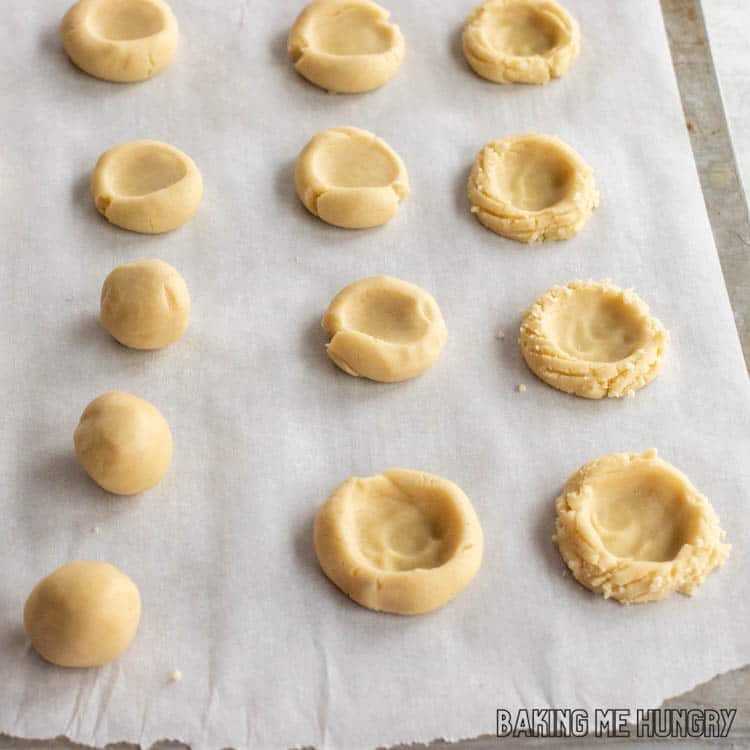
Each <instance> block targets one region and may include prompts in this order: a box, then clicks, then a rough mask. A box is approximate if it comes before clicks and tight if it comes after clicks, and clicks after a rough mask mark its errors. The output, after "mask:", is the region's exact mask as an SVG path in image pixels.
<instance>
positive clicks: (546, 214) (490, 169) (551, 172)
mask: <svg viewBox="0 0 750 750" xmlns="http://www.w3.org/2000/svg"><path fill="white" fill-rule="evenodd" d="M468 188H469V199H470V200H471V203H472V209H471V210H472V213H474V214H476V216H477V218H478V219H479V221H480V222H481V223H482V224H484V226H486V227H487V229H491V230H492V231H493V232H495V233H497V234H501V235H503V236H504V237H508V238H510V239H512V240H518V241H519V242H537V241H540V240H565V239H568V238H570V237H572V236H573V235H575V234H577V233H578V232H579V231H580V229H581V228H582V227H583V225H584V224H585V223H586V222H587V221H588V218H589V216H591V212H592V211H593V210H594V209H595V208H596V207H597V206H598V205H599V193H598V192H597V190H596V183H595V181H594V173H593V172H592V171H591V167H589V166H588V164H586V162H585V161H584V160H583V159H582V158H581V157H580V156H579V155H578V153H576V152H575V151H574V150H573V149H572V148H571V147H570V146H568V145H567V144H565V143H563V142H562V141H561V140H560V139H559V138H557V137H556V136H553V135H544V134H543V133H523V134H520V135H509V136H506V137H505V138H498V139H497V140H495V141H491V142H490V143H488V144H487V145H486V146H485V147H484V148H483V149H482V150H481V151H480V152H479V153H478V154H477V156H476V159H475V160H474V166H473V168H472V170H471V174H470V176H469V186H468Z"/></svg>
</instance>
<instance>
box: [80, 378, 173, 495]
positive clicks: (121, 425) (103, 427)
mask: <svg viewBox="0 0 750 750" xmlns="http://www.w3.org/2000/svg"><path fill="white" fill-rule="evenodd" d="M73 441H74V443H75V449H76V455H77V456H78V461H79V462H80V464H81V466H83V468H84V469H85V470H86V472H87V473H88V475H89V476H90V477H91V478H92V479H93V480H94V481H95V482H96V483H97V484H98V485H99V486H100V487H103V488H104V489H105V490H107V492H113V493H114V494H116V495H135V494H137V493H139V492H143V491H144V490H147V489H149V488H150V487H153V486H154V485H155V484H157V483H158V482H159V481H160V480H161V478H162V477H163V476H164V474H165V473H166V471H167V469H168V468H169V464H170V463H171V462H172V433H171V432H170V431H169V425H168V424H167V421H166V419H164V417H163V416H162V415H161V412H160V411H159V410H158V409H157V408H156V407H155V406H154V405H153V404H150V403H149V402H148V401H146V400H145V399H142V398H138V396H133V395H132V394H130V393H125V392H124V391H112V392H110V393H105V394H103V395H102V396H99V397H98V398H95V399H94V400H93V401H92V402H91V403H90V404H89V405H88V406H87V407H86V408H85V409H84V410H83V414H81V419H80V421H79V422H78V427H76V430H75V433H74V435H73Z"/></svg>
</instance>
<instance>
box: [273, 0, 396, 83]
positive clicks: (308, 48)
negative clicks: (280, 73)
mask: <svg viewBox="0 0 750 750" xmlns="http://www.w3.org/2000/svg"><path fill="white" fill-rule="evenodd" d="M389 16H390V13H389V12H388V11H387V10H385V8H381V7H380V6H379V5H377V4H376V3H373V2H370V0H313V2H311V3H310V4H309V5H308V6H307V7H306V8H305V9H304V10H303V11H302V13H300V15H299V16H298V17H297V20H296V21H295V22H294V25H293V26H292V29H291V31H290V32H289V38H288V40H287V50H288V52H289V57H290V58H291V60H292V62H293V63H294V68H295V70H296V71H297V72H298V73H299V74H300V75H301V76H302V77H303V78H306V79H307V80H308V81H310V82H311V83H314V84H315V85H316V86H320V87H321V88H323V89H326V90H327V91H330V92H334V93H340V94H357V93H362V92H365V91H371V90H372V89H376V88H379V87H380V86H382V85H383V84H384V83H387V82H388V81H389V80H390V79H391V78H392V77H393V76H394V75H395V73H396V71H397V70H398V69H399V67H400V65H401V62H402V61H403V59H404V53H405V49H406V47H405V44H404V37H403V36H402V34H401V31H400V30H399V28H398V26H396V25H395V24H393V23H390V22H389V21H388V18H389Z"/></svg>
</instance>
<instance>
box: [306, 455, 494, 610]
mask: <svg viewBox="0 0 750 750" xmlns="http://www.w3.org/2000/svg"><path fill="white" fill-rule="evenodd" d="M314 541H315V551H316V554H317V556H318V561H319V562H320V566H321V567H322V568H323V571H324V572H325V574H326V575H327V576H328V578H330V579H331V581H333V583H335V584H336V586H338V587H339V588H340V589H341V590H342V591H343V592H344V593H346V594H348V595H349V596H350V597H351V598H352V599H353V600H354V601H355V602H357V603H358V604H361V605H362V606H363V607H368V608H369V609H374V610H380V611H383V612H393V613H396V614H402V615H415V614H421V613H423V612H429V611H431V610H433V609H437V608H438V607H441V606H443V605H444V604H445V603H446V602H448V601H449V600H451V599H453V598H454V597H455V596H457V595H458V594H459V593H460V592H461V591H462V590H463V589H464V588H466V586H468V584H469V583H470V582H471V580H472V579H473V578H474V576H475V575H476V574H477V572H478V570H479V567H480V565H481V562H482V550H483V534H482V527H481V525H480V523H479V519H478V518H477V515H476V513H475V511H474V508H473V506H472V504H471V502H470V500H469V498H468V497H466V495H465V494H464V493H463V492H462V491H461V489H460V488H459V487H457V486H456V485H455V484H453V482H449V481H448V480H446V479H442V478H440V477H437V476H434V475H432V474H427V473H425V472H421V471H412V470H407V469H390V470H388V471H385V472H383V473H382V474H378V475H376V476H372V477H366V478H358V477H354V478H351V479H348V480H347V481H346V482H344V483H343V484H342V485H341V486H340V487H339V488H338V489H337V490H336V491H335V492H334V493H333V494H332V495H331V496H330V497H329V498H328V500H327V501H326V502H325V504H324V505H323V506H322V507H321V508H320V510H319V511H318V514H317V516H316V518H315V530H314Z"/></svg>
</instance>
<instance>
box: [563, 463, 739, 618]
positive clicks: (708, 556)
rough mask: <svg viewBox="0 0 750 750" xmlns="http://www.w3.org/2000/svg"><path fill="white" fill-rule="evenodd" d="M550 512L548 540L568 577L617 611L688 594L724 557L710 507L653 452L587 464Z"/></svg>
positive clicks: (726, 547) (721, 538) (719, 531)
mask: <svg viewBox="0 0 750 750" xmlns="http://www.w3.org/2000/svg"><path fill="white" fill-rule="evenodd" d="M556 507H557V523H556V530H555V539H556V541H557V545H558V547H559V548H560V554H561V555H562V558H563V560H564V561H565V564H566V565H567V566H568V567H569V568H570V570H571V572H572V573H573V576H574V577H575V578H576V580H577V581H578V582H579V583H581V584H583V585H584V586H585V587H586V588H588V589H590V590H591V591H593V592H595V593H597V594H601V595H603V596H604V597H605V598H609V597H611V598H613V599H617V600H618V601H620V602H622V603H624V604H630V603H635V602H650V601H657V600H659V599H666V598H667V597H668V596H669V595H670V594H671V593H672V592H673V591H679V592H680V593H683V594H692V593H693V592H694V591H695V589H696V588H697V587H698V586H699V585H700V584H701V583H703V580H704V579H705V578H706V576H707V575H708V574H709V573H710V572H711V571H712V570H713V569H714V568H716V567H717V566H719V565H721V564H722V563H723V562H724V560H725V559H726V558H727V557H728V555H729V550H730V547H729V545H727V544H725V543H724V537H725V533H724V531H722V529H721V527H720V526H719V519H718V517H717V516H716V513H715V512H714V510H713V508H712V507H711V504H710V503H709V502H708V500H707V499H706V498H705V497H704V496H703V495H701V493H700V492H698V490H697V489H695V487H693V485H692V484H691V483H690V480H689V479H688V478H687V477H686V476H685V475H684V474H682V473H681V472H680V471H678V470H677V469H676V468H675V467H674V466H672V465H671V464H668V463H667V462H666V461H662V460H661V459H660V458H658V457H657V455H656V451H655V450H651V451H648V452H646V453H643V454H637V453H612V454H610V455H608V456H603V457H602V458H597V459H595V460H594V461H591V462H590V463H587V464H586V465H585V466H583V467H582V468H580V469H579V470H578V471H577V472H576V473H575V474H573V476H572V477H570V479H569V480H568V481H567V483H566V484H565V488H564V489H563V492H562V494H561V495H560V497H558V498H557V500H556Z"/></svg>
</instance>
